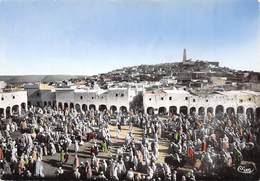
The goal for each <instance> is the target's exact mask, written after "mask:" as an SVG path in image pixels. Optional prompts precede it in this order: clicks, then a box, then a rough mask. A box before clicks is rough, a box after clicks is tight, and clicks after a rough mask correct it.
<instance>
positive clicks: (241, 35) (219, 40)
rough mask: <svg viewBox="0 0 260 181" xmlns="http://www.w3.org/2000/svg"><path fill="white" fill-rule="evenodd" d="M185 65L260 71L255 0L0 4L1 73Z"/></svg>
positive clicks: (259, 9)
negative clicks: (214, 64)
mask: <svg viewBox="0 0 260 181" xmlns="http://www.w3.org/2000/svg"><path fill="white" fill-rule="evenodd" d="M184 48H186V49H187V54H188V58H193V60H197V59H201V60H208V61H219V62H220V65H221V66H226V67H230V68H235V69H239V70H253V71H258V72H260V3H259V2H258V1H257V0H0V74H1V75H22V74H26V75H30V74H74V75H93V74H98V73H103V72H108V71H111V70H113V69H117V68H122V67H125V66H133V65H140V64H157V63H165V62H177V61H181V59H182V52H183V49H184Z"/></svg>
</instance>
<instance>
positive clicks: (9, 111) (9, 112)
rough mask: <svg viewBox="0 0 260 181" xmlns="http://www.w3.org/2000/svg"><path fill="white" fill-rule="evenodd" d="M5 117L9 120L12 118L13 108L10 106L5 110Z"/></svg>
mask: <svg viewBox="0 0 260 181" xmlns="http://www.w3.org/2000/svg"><path fill="white" fill-rule="evenodd" d="M5 115H6V117H7V118H9V117H10V116H11V108H10V107H9V106H8V107H7V108H6V110H5Z"/></svg>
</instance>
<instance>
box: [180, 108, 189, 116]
mask: <svg viewBox="0 0 260 181" xmlns="http://www.w3.org/2000/svg"><path fill="white" fill-rule="evenodd" d="M180 113H182V114H184V115H187V114H188V107H187V106H181V107H180Z"/></svg>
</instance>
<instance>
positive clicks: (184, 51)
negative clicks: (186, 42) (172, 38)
mask: <svg viewBox="0 0 260 181" xmlns="http://www.w3.org/2000/svg"><path fill="white" fill-rule="evenodd" d="M182 61H183V62H186V61H187V55H186V48H184V50H183V60H182Z"/></svg>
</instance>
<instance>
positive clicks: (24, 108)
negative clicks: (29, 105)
mask: <svg viewBox="0 0 260 181" xmlns="http://www.w3.org/2000/svg"><path fill="white" fill-rule="evenodd" d="M21 111H22V114H25V113H26V104H25V103H24V102H23V103H22V104H21Z"/></svg>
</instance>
